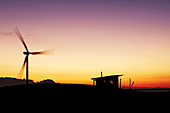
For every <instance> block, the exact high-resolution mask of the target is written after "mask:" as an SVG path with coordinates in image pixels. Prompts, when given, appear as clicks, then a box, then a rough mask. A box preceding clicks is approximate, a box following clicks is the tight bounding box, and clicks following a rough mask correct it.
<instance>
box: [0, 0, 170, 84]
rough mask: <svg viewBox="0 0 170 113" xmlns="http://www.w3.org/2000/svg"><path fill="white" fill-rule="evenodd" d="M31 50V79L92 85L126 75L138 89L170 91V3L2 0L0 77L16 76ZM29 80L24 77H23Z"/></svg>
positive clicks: (153, 0)
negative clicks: (18, 33) (98, 79)
mask: <svg viewBox="0 0 170 113" xmlns="http://www.w3.org/2000/svg"><path fill="white" fill-rule="evenodd" d="M16 26H17V27H18V28H19V29H20V31H21V33H22V35H23V37H24V39H25V41H26V44H27V46H28V48H29V50H30V51H41V50H48V49H54V55H37V56H30V58H29V66H30V70H29V71H30V79H32V80H34V81H35V82H36V81H41V80H43V79H47V78H50V79H53V80H54V81H55V82H58V83H81V84H92V81H91V78H92V77H98V76H100V72H101V71H103V74H104V75H105V76H107V75H113V74H124V76H122V77H121V78H122V86H127V85H128V80H129V78H131V79H132V80H133V81H135V84H134V86H135V87H170V0H0V77H17V74H18V73H19V71H20V69H21V66H22V64H23V61H24V58H25V56H24V55H23V53H22V52H23V51H25V48H24V46H23V45H22V43H21V42H20V40H19V39H18V37H17V36H16V34H15V33H14V32H13V29H14V28H15V27H16ZM24 77H25V73H24V76H23V78H24Z"/></svg>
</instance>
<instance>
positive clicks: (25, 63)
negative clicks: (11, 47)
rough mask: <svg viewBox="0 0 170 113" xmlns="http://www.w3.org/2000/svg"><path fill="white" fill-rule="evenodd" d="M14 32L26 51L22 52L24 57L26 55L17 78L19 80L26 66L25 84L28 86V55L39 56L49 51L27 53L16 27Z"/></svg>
mask: <svg viewBox="0 0 170 113" xmlns="http://www.w3.org/2000/svg"><path fill="white" fill-rule="evenodd" d="M14 32H15V33H16V35H17V36H18V38H19V39H20V40H21V42H22V44H23V45H24V47H25V49H26V51H24V52H23V54H24V55H26V57H25V59H24V63H23V65H22V68H21V70H20V72H19V74H18V76H19V77H20V78H21V77H22V74H23V72H24V68H25V65H26V84H28V80H29V63H28V61H29V55H39V54H49V53H50V51H51V50H46V51H39V52H29V50H28V47H27V45H26V43H25V41H24V39H23V37H22V35H21V33H20V31H19V29H18V28H17V27H16V28H14Z"/></svg>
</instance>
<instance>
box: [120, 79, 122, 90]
mask: <svg viewBox="0 0 170 113" xmlns="http://www.w3.org/2000/svg"><path fill="white" fill-rule="evenodd" d="M121 80H122V79H121V78H120V89H121Z"/></svg>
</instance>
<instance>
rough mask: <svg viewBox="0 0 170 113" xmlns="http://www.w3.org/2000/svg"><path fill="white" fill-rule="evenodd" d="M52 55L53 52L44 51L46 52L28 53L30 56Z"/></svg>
mask: <svg viewBox="0 0 170 113" xmlns="http://www.w3.org/2000/svg"><path fill="white" fill-rule="evenodd" d="M53 53H54V51H53V50H46V51H39V52H30V54H32V55H39V54H43V55H49V54H53Z"/></svg>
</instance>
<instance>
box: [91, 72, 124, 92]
mask: <svg viewBox="0 0 170 113" xmlns="http://www.w3.org/2000/svg"><path fill="white" fill-rule="evenodd" d="M120 76H123V75H110V76H102V74H101V77H97V78H91V79H92V80H93V85H94V84H96V87H99V88H103V87H104V88H114V89H118V88H121V79H120V86H119V77H120Z"/></svg>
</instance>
